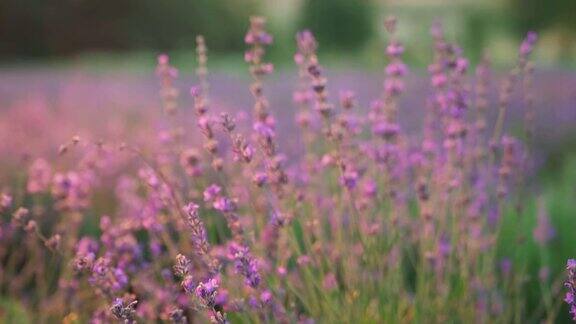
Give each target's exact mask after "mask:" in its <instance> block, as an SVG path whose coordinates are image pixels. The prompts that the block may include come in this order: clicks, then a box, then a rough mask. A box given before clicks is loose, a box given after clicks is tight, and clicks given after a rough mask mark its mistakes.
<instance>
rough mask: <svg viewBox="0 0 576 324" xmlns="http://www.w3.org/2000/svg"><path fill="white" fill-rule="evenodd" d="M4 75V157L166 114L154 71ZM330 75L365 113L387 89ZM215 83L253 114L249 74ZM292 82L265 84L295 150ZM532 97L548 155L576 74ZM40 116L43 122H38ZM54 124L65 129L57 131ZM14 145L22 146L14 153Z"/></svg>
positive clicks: (515, 122)
mask: <svg viewBox="0 0 576 324" xmlns="http://www.w3.org/2000/svg"><path fill="white" fill-rule="evenodd" d="M0 73H1V75H2V78H1V79H0V107H1V109H2V119H1V120H0V123H1V125H2V128H1V130H0V132H1V134H2V137H3V138H10V139H11V140H9V141H2V143H0V153H2V154H3V155H4V154H6V153H7V152H20V153H22V154H26V153H31V152H30V150H31V149H32V148H42V145H41V144H40V143H42V142H43V141H46V140H47V137H51V138H50V142H52V143H60V142H64V141H66V140H67V139H69V138H70V137H71V136H73V135H76V134H84V135H88V136H90V137H92V138H93V139H102V140H104V139H111V140H119V139H120V138H118V137H117V136H118V135H120V134H119V133H118V132H120V131H121V130H122V129H124V128H125V127H129V128H132V127H135V128H136V129H139V131H151V132H153V131H154V130H157V129H158V128H159V127H161V126H162V125H161V124H158V123H159V121H160V120H161V119H160V118H157V117H158V116H160V115H161V111H160V101H159V99H158V80H157V79H156V78H155V77H154V75H153V73H152V72H151V71H150V73H148V74H142V75H138V74H134V73H122V72H118V73H117V72H104V73H98V72H82V71H50V70H47V71H42V70H40V71H32V70H29V71H28V70H24V71H22V70H6V71H2V72H0ZM328 75H329V79H330V87H331V89H334V92H336V93H332V94H331V95H332V97H334V98H337V96H338V93H337V91H344V90H352V91H354V92H355V93H356V94H357V98H358V102H359V106H358V107H359V109H360V110H361V111H366V112H367V107H368V106H369V104H370V101H371V100H374V99H377V98H378V96H379V93H380V91H381V88H382V82H383V78H382V73H379V72H378V71H376V72H373V73H367V72H365V71H342V70H338V71H336V72H331V73H330V72H328ZM421 75H423V71H412V73H411V74H410V75H409V76H408V78H407V81H406V83H407V88H408V93H410V95H408V96H405V97H403V98H401V103H400V105H401V108H400V109H401V113H400V115H399V119H400V124H401V125H402V127H403V128H404V129H405V130H406V131H407V134H411V135H415V136H416V135H420V127H421V125H422V121H423V116H424V110H425V106H426V102H425V101H424V100H425V98H427V97H429V95H430V91H431V90H430V86H429V84H428V80H427V79H426V78H425V77H423V76H421ZM492 78H494V79H495V81H496V83H494V84H492V87H491V88H490V89H489V91H490V97H491V99H492V101H493V103H494V102H496V100H497V99H496V95H497V90H498V89H497V88H496V86H495V85H497V84H499V83H497V82H499V81H500V80H499V79H501V76H499V75H494V76H492ZM194 82H195V80H194V78H193V76H191V75H182V76H181V78H180V79H179V80H177V87H178V88H179V89H180V91H181V92H182V93H183V95H182V96H180V102H181V109H182V111H183V112H187V113H190V112H191V111H192V102H191V101H192V100H191V97H190V96H189V95H188V94H187V93H186V92H187V87H188V85H190V84H193V83H194ZM210 82H211V91H212V92H213V96H214V98H216V99H215V100H214V102H213V105H214V106H215V107H214V110H215V111H227V112H231V113H235V114H239V117H240V120H242V119H246V118H248V116H247V115H246V116H243V114H248V113H249V112H250V105H251V96H250V93H249V91H248V89H247V85H248V82H249V81H248V80H247V79H246V78H243V77H241V76H237V75H234V74H227V73H218V72H214V73H213V74H212V75H211V76H210ZM295 83H296V77H295V76H294V75H293V74H291V73H288V72H280V73H277V75H275V76H273V77H271V78H270V80H269V83H268V84H267V88H268V91H269V94H270V96H269V97H270V98H269V100H270V107H271V109H272V111H273V112H274V115H275V116H276V118H277V120H278V126H279V127H278V132H279V134H280V135H281V136H279V138H280V140H281V141H282V139H290V140H289V141H284V143H282V144H283V146H284V148H285V149H286V150H287V151H289V152H295V153H296V152H297V150H298V149H299V145H298V142H297V141H293V140H292V139H293V138H294V136H299V132H298V131H297V125H296V123H295V121H294V116H295V112H296V107H295V105H294V103H293V102H292V91H293V90H294V89H293V87H294V84H295ZM520 97H521V93H520V92H517V93H516V95H515V99H516V100H513V101H512V105H511V109H510V110H509V115H508V116H507V124H508V125H509V126H510V127H511V128H509V129H512V130H514V127H516V126H519V124H520V123H521V121H522V118H523V114H524V112H523V111H522V108H521V104H520V102H519V100H520ZM534 97H535V106H536V118H535V121H536V133H535V134H536V136H535V144H536V149H537V151H538V152H540V153H542V154H545V153H549V152H550V150H552V149H555V148H557V146H559V145H563V144H565V141H566V140H567V139H570V138H571V137H572V136H576V127H575V125H576V73H575V72H571V71H560V70H556V71H553V70H547V71H540V70H536V73H535V76H534ZM35 114H38V115H35ZM488 114H489V115H488V117H489V125H491V124H492V123H493V121H494V118H495V115H496V111H495V110H493V111H489V112H488ZM40 115H41V116H44V117H46V119H42V121H41V122H40V121H39V120H40V119H41V118H40V117H39V116H40ZM13 118H15V119H13ZM190 118H193V117H192V115H190V114H187V115H184V114H183V115H182V117H181V118H180V119H181V122H182V123H183V124H184V125H188V126H190V127H192V126H193V120H192V119H190ZM16 120H17V121H18V122H15V121H16ZM37 121H38V122H37ZM54 129H59V130H60V131H59V132H58V133H57V134H53V130H54ZM122 135H125V134H122ZM24 143H26V145H24ZM287 145H290V146H289V147H286V146H287ZM13 148H19V149H16V150H15V151H13V150H12V149H13ZM43 148H44V149H46V148H47V147H45V146H44V147H43ZM50 149H56V148H55V147H53V148H50ZM35 153H36V154H40V153H48V152H38V151H36V152H35ZM12 158H15V156H12ZM3 162H5V160H4V161H3Z"/></svg>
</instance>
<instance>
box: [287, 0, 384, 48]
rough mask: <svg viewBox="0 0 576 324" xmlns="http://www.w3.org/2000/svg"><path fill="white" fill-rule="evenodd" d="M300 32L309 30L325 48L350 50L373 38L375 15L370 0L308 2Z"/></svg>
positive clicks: (308, 0) (303, 6)
mask: <svg viewBox="0 0 576 324" xmlns="http://www.w3.org/2000/svg"><path fill="white" fill-rule="evenodd" d="M301 10H302V12H301V18H300V20H301V21H300V23H299V26H298V27H299V29H303V28H308V29H310V30H311V31H312V32H313V33H314V35H315V36H316V38H317V39H318V40H319V43H320V44H322V46H326V47H328V48H335V49H345V50H351V49H355V48H358V47H361V46H362V45H364V44H365V43H366V42H367V41H368V40H369V39H370V38H371V37H372V36H373V34H374V32H375V26H376V22H375V20H376V17H377V16H376V11H375V10H374V5H373V4H372V2H371V1H370V0H359V1H350V0H307V1H305V2H304V4H303V5H302V9H301Z"/></svg>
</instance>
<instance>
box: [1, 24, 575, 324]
mask: <svg viewBox="0 0 576 324" xmlns="http://www.w3.org/2000/svg"><path fill="white" fill-rule="evenodd" d="M398 28H401V26H397V22H396V19H395V18H389V19H387V20H386V22H385V29H386V31H387V33H388V38H389V39H388V44H387V45H386V51H385V53H384V54H383V55H385V56H386V59H387V61H388V64H387V65H386V67H385V68H384V75H383V76H384V84H383V89H382V94H381V96H380V97H378V98H374V100H373V101H372V102H370V103H363V102H359V100H358V99H357V97H356V96H355V94H354V93H353V92H352V91H349V90H347V89H340V90H341V91H340V95H339V98H338V99H339V100H335V98H333V96H332V95H331V93H332V91H334V89H332V88H330V85H329V83H328V79H327V76H326V73H325V71H324V69H323V68H322V66H321V64H320V55H319V52H318V49H319V47H318V46H319V45H318V44H317V42H316V40H315V38H314V36H313V34H312V33H311V32H310V31H301V32H299V33H298V34H297V35H296V45H297V52H296V53H295V56H294V61H295V63H296V65H297V67H298V84H297V86H296V87H295V90H294V93H293V98H294V103H295V107H272V106H271V104H270V102H269V100H268V97H267V96H268V93H266V92H265V89H266V87H265V85H266V83H265V76H267V75H270V74H272V73H273V72H274V69H273V65H272V64H271V63H268V62H266V60H265V54H266V48H267V47H268V46H271V45H272V43H273V38H272V36H271V35H270V34H269V33H268V32H267V30H266V21H265V19H264V18H262V17H253V18H251V20H250V27H249V29H248V32H247V34H246V37H245V43H246V45H247V47H248V49H247V51H246V53H245V55H244V59H245V61H246V62H247V63H248V66H249V73H250V76H251V79H252V81H251V84H250V86H249V92H250V94H251V95H252V98H253V117H252V120H251V125H246V123H243V122H242V121H240V122H239V121H238V120H237V119H236V118H235V116H233V115H232V114H230V113H229V112H227V111H224V110H223V109H221V107H219V106H218V104H217V102H218V101H217V100H212V98H210V93H209V89H210V86H209V79H210V75H209V74H208V66H207V62H208V61H207V43H206V42H205V40H204V38H203V37H202V36H198V37H197V39H196V40H197V42H196V45H197V62H198V67H197V71H196V72H197V73H196V75H197V81H198V84H197V85H194V86H192V88H191V91H190V94H191V96H192V99H193V111H194V116H195V117H193V118H194V120H185V123H184V127H182V124H181V123H178V119H179V115H181V114H182V111H183V110H186V107H184V106H182V105H181V104H180V103H179V98H180V95H179V93H180V91H179V90H178V89H177V86H176V82H175V79H176V77H177V76H178V71H177V69H176V68H175V67H174V66H172V65H171V64H170V61H169V58H168V56H167V55H165V54H163V55H160V56H159V58H158V68H157V74H158V77H159V79H160V99H161V100H160V103H161V107H162V109H161V110H162V111H163V112H164V114H165V115H166V116H165V117H163V121H162V125H163V128H162V129H161V130H159V131H158V134H156V136H153V137H150V138H147V140H146V142H144V143H141V142H130V141H129V139H118V142H117V143H115V142H96V143H94V142H90V141H88V140H83V139H81V138H80V137H73V138H72V140H71V141H70V142H69V143H68V144H65V145H64V146H62V149H61V150H60V152H61V155H62V156H64V157H66V156H69V158H70V159H71V160H72V161H76V160H77V161H76V162H77V163H70V164H66V163H60V162H59V161H62V159H56V160H54V161H52V160H49V159H47V158H43V157H35V158H34V159H33V161H32V162H31V163H28V171H27V172H26V175H25V178H24V179H25V180H24V181H15V182H14V184H13V185H12V186H10V187H6V189H2V190H3V192H2V195H1V197H0V212H1V213H2V223H0V226H1V227H0V242H1V244H0V265H1V268H0V289H1V293H2V295H3V296H8V297H9V298H10V299H13V300H14V301H17V302H18V303H20V304H21V305H23V307H25V308H26V309H27V310H28V311H29V313H30V314H31V318H32V319H33V321H34V322H59V321H64V322H65V323H74V322H90V323H108V322H114V321H118V322H124V323H136V322H143V323H144V322H172V323H192V322H213V323H229V322H265V323H272V322H279V323H296V322H298V323H314V322H321V323H324V322H325V323H340V322H355V321H360V322H369V323H370V322H378V323H381V322H385V323H404V322H417V323H422V322H434V323H440V322H481V323H486V322H525V321H529V320H533V319H534V318H538V319H543V320H548V321H552V320H554V319H555V318H556V316H558V311H557V310H558V306H557V305H558V303H557V302H556V300H560V299H561V298H560V291H559V290H558V289H551V288H549V286H550V285H549V280H550V279H549V277H550V270H549V268H546V267H542V269H541V271H540V279H539V282H540V284H541V287H542V291H543V293H542V296H541V297H539V298H538V300H539V301H541V302H542V303H539V305H543V306H542V307H536V308H531V307H530V304H529V303H530V302H531V301H530V300H529V299H528V298H527V293H526V291H527V289H528V287H529V285H530V284H531V282H532V281H533V279H532V278H531V277H530V275H529V269H528V268H527V266H528V265H527V262H523V260H522V259H521V258H519V257H518V256H517V255H506V254H504V253H503V251H504V250H503V249H502V246H503V245H504V242H505V239H506V237H505V233H502V232H501V230H502V228H503V224H504V223H505V222H506V221H507V218H515V217H534V219H537V226H536V227H535V228H534V231H533V234H534V238H533V239H534V241H535V242H537V244H538V246H539V247H541V249H542V251H545V250H546V248H547V247H546V246H547V244H548V243H549V242H550V240H552V238H553V237H554V234H555V231H554V228H553V227H552V224H551V223H550V222H549V220H548V217H547V214H546V211H545V209H544V207H541V208H540V212H539V213H538V215H537V216H536V215H531V214H526V213H524V212H522V211H520V210H518V209H515V208H513V207H514V206H515V203H516V202H517V198H518V199H520V198H526V197H527V198H528V199H530V198H531V197H530V195H531V193H529V192H524V191H522V193H523V196H520V195H518V194H517V193H519V192H521V191H520V190H519V188H518V187H519V186H521V184H522V177H523V176H524V173H525V172H521V171H522V170H524V171H525V170H526V168H527V165H529V164H528V163H527V162H526V161H528V155H527V153H526V152H527V151H529V150H527V146H525V145H524V144H523V143H522V141H521V140H520V139H516V138H514V137H512V135H511V134H508V133H506V129H505V123H504V120H505V117H506V112H507V109H508V106H509V105H510V100H511V96H512V95H513V93H514V89H515V87H517V86H521V87H522V88H523V89H525V90H526V89H531V87H532V77H533V74H532V69H533V64H532V62H530V54H531V52H532V50H533V47H534V45H535V42H536V34H534V33H532V32H531V33H529V34H528V35H527V37H526V39H525V40H524V41H523V42H522V44H521V47H520V49H519V55H518V62H517V65H516V66H515V67H514V69H513V70H512V72H510V73H509V74H508V75H507V76H506V77H505V79H504V81H503V85H502V87H501V94H500V99H499V102H498V103H497V104H496V105H495V104H494V103H493V102H491V101H490V96H489V95H488V92H489V91H490V90H489V89H490V84H491V82H492V80H493V79H495V77H493V75H492V74H491V73H490V64H489V59H488V58H487V56H486V57H485V58H484V59H483V60H482V62H481V63H480V64H479V65H478V66H477V67H476V73H475V77H472V76H471V75H470V73H469V69H470V67H469V62H468V61H467V59H466V58H465V56H464V52H463V49H461V48H460V47H459V46H458V45H457V44H455V43H452V42H451V41H450V40H448V39H447V38H446V37H445V35H444V32H443V30H442V26H441V25H440V24H438V23H436V24H435V25H434V26H433V27H432V31H431V32H432V38H433V46H434V48H433V62H432V63H431V65H430V66H429V68H428V71H429V77H430V88H431V91H430V94H429V97H428V98H427V99H426V100H425V101H424V102H422V105H421V107H403V106H402V100H401V99H402V97H403V96H405V95H409V90H408V87H407V86H406V82H405V76H406V74H407V73H408V68H407V66H406V65H405V64H404V62H403V59H402V56H403V54H404V51H405V49H404V47H403V45H402V42H401V40H400V38H399V35H398V34H397V33H396V31H397V29H398ZM472 89H473V91H472ZM523 101H524V102H525V103H526V118H525V119H526V121H527V125H526V134H527V136H526V138H527V139H528V140H532V136H533V134H534V132H533V121H534V103H533V101H534V99H533V97H532V96H531V95H530V93H529V92H528V93H527V94H526V97H525V98H524V100H523ZM276 109H296V110H297V112H298V113H297V123H298V125H299V126H300V128H301V133H302V134H301V135H302V136H301V137H300V138H298V137H297V136H294V138H293V139H290V140H291V141H296V142H297V143H298V145H300V146H301V148H302V150H301V151H303V152H304V153H302V154H295V153H294V154H292V153H291V152H290V151H288V150H285V151H283V150H281V147H280V141H279V140H278V134H277V130H276V123H277V120H276V119H275V118H274V116H273V112H274V111H277V110H276ZM403 110H418V111H419V113H420V114H422V115H423V116H425V121H424V125H423V127H422V129H423V132H422V133H421V134H409V133H408V132H406V131H405V130H404V127H403V125H401V122H400V120H399V118H398V115H399V114H401V113H402V111H403ZM490 113H497V114H498V118H497V121H496V123H495V124H494V125H491V124H490V123H489V118H488V117H487V116H488V115H489V114H490ZM183 116H184V115H183ZM194 124H196V126H193V125H194ZM190 138H192V140H189V139H190ZM519 197H520V198H519ZM541 205H542V206H544V205H543V203H542V204H541ZM96 224H97V225H96ZM518 249H519V250H520V247H519V248H518ZM575 271H576V265H575V263H574V261H573V260H570V261H569V262H568V272H569V279H568V281H567V282H566V286H567V288H568V290H569V291H568V293H567V295H566V297H565V301H566V302H567V303H568V304H569V305H570V312H571V314H572V315H574V313H575V311H574V309H575V308H576V303H575V302H574V298H575V297H574V296H575V293H576V292H575V283H574V281H575V280H576V279H575V278H574V276H575Z"/></svg>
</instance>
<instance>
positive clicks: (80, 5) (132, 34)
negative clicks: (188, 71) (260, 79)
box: [0, 0, 257, 57]
mask: <svg viewBox="0 0 576 324" xmlns="http://www.w3.org/2000/svg"><path fill="white" fill-rule="evenodd" d="M254 13H257V8H256V5H255V1H252V0H163V1H156V0H118V1H100V0H82V1H73V0H63V1H42V0H40V1H39V0H5V1H1V2H0V39H2V42H0V53H1V54H0V55H3V56H16V57H26V56H57V55H69V54H74V53H78V52H82V51H93V50H110V49H113V50H117V49H120V50H122V49H153V50H171V49H175V48H181V47H186V48H189V47H193V46H194V45H193V44H194V38H195V37H196V35H197V34H203V35H204V36H205V37H206V38H207V39H209V40H210V43H209V45H210V49H211V50H214V51H223V50H238V49H241V48H243V44H242V39H243V34H244V32H245V30H246V28H247V23H246V21H247V20H248V16H249V15H251V14H254Z"/></svg>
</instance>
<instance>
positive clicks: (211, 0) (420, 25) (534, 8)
mask: <svg viewBox="0 0 576 324" xmlns="http://www.w3.org/2000/svg"><path fill="white" fill-rule="evenodd" d="M252 14H261V15H265V16H267V17H268V18H269V24H270V28H271V29H272V31H273V33H274V34H275V36H276V40H277V42H276V44H275V46H274V49H273V52H272V53H271V55H272V58H273V60H274V61H275V63H276V64H277V65H279V66H280V67H283V66H285V65H287V64H290V63H291V55H292V53H293V52H294V44H293V41H292V40H293V35H294V32H295V31H296V30H299V29H302V28H310V29H311V30H312V31H313V32H315V33H316V35H317V37H318V38H319V40H320V44H321V53H322V55H323V56H324V57H325V60H328V64H329V65H331V66H334V67H338V66H339V64H338V62H341V61H342V57H344V56H345V57H351V58H355V59H354V60H352V61H350V60H346V61H347V63H346V66H348V67H349V66H350V65H349V64H353V65H354V66H358V67H367V68H371V67H372V66H381V63H382V61H383V60H384V58H383V55H381V53H382V52H381V51H380V50H379V49H381V48H382V46H383V45H382V43H383V42H382V40H383V37H384V35H383V26H382V21H383V18H384V17H385V16H387V15H390V14H394V15H396V16H398V17H399V18H400V27H399V30H400V37H401V38H402V40H403V41H404V42H405V43H406V47H407V55H408V57H407V60H408V63H410V64H411V65H412V66H414V65H417V66H424V65H425V64H426V62H428V60H429V58H430V56H431V51H430V50H429V45H430V39H429V36H428V29H429V26H430V24H431V22H432V21H433V20H434V19H441V20H442V21H443V22H444V24H445V26H446V29H447V32H448V34H449V35H450V36H451V37H452V38H453V39H455V40H457V41H458V42H459V43H460V44H461V45H462V46H463V47H464V48H465V52H466V55H467V56H469V57H470V58H471V60H472V61H473V62H474V61H475V60H477V59H478V58H479V57H480V56H481V55H482V53H483V51H484V50H485V49H490V55H491V57H492V60H493V61H494V62H495V64H497V65H503V64H508V63H510V62H511V61H512V60H514V59H515V57H514V56H513V55H510V53H513V51H515V49H516V48H517V45H518V43H519V41H520V39H521V37H522V35H523V34H524V33H525V32H526V31H527V30H537V31H538V32H539V33H540V36H541V38H540V42H539V46H538V52H537V57H538V62H539V63H540V64H543V65H547V66H552V67H563V68H565V67H570V68H573V67H574V66H575V60H574V57H576V1H574V0H553V1H542V0H482V1H478V0H355V1H351V0H266V1H264V0H163V1H158V0H3V1H0V67H15V66H16V67H22V66H24V67H26V66H30V65H31V64H33V65H37V64H41V65H43V66H47V65H48V66H54V65H56V66H59V67H61V66H70V65H81V66H86V67H93V68H98V69H106V68H117V67H119V66H120V67H123V68H125V69H135V70H139V69H141V68H142V67H145V66H148V65H151V64H154V60H153V57H154V56H155V54H156V53H158V52H160V51H167V52H170V53H171V54H172V55H173V56H174V57H175V59H176V60H177V62H178V63H180V64H186V63H187V62H188V61H189V60H190V55H191V54H192V49H193V44H194V37H195V36H196V35H197V34H203V35H204V36H205V37H206V39H207V40H208V46H209V48H210V51H211V59H212V64H213V67H216V68H219V67H222V68H225V69H230V68H231V67H234V66H240V68H243V65H242V62H241V57H240V56H238V55H236V54H237V53H239V52H241V51H242V50H243V48H244V46H243V34H244V32H245V30H246V27H247V20H248V17H249V16H250V15H252Z"/></svg>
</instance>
